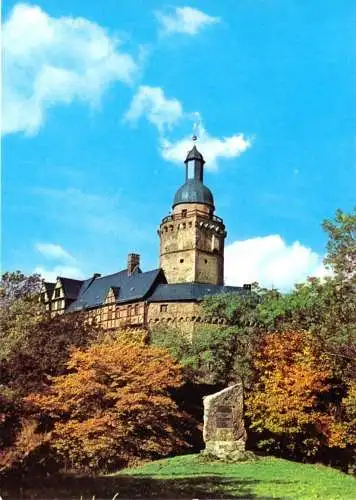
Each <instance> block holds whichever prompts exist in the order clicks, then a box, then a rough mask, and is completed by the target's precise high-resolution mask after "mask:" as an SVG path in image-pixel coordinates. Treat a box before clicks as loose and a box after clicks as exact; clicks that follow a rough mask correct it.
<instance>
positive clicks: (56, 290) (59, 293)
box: [54, 288, 61, 299]
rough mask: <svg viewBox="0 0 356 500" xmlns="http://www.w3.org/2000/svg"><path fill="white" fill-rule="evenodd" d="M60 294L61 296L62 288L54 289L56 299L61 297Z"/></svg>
mask: <svg viewBox="0 0 356 500" xmlns="http://www.w3.org/2000/svg"><path fill="white" fill-rule="evenodd" d="M60 296H61V289H60V288H56V289H55V290H54V298H55V299H59V297H60Z"/></svg>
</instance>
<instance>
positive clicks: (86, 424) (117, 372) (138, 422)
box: [27, 342, 189, 470]
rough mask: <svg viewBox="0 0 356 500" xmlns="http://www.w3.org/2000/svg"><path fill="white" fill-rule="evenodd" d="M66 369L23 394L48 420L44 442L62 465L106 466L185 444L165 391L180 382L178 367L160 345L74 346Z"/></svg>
mask: <svg viewBox="0 0 356 500" xmlns="http://www.w3.org/2000/svg"><path fill="white" fill-rule="evenodd" d="M67 368H68V370H69V372H68V373H67V374H65V375H61V376H58V377H53V379H52V385H51V386H50V388H49V389H48V391H47V392H46V393H45V394H37V395H35V394H33V395H30V396H29V397H28V398H27V401H28V402H30V403H31V404H32V405H33V406H34V407H36V408H37V409H38V411H39V412H40V413H41V414H42V416H43V414H45V415H47V416H49V417H51V418H52V419H53V430H52V436H51V445H52V447H53V448H54V449H55V450H56V451H57V453H58V454H59V455H60V456H62V457H63V458H64V460H65V463H66V465H67V467H71V468H78V469H87V468H90V469H94V470H95V469H101V470H102V469H104V470H105V469H106V470H109V469H111V468H115V467H118V466H122V465H126V464H127V463H133V462H134V461H135V460H137V459H138V458H140V459H151V458H155V457H158V456H165V455H167V454H169V453H172V452H175V451H178V450H179V449H181V448H184V447H186V446H187V442H186V433H187V430H186V429H187V426H188V427H189V425H188V424H189V419H188V417H187V416H186V415H184V414H183V413H181V412H179V410H178V408H177V406H176V404H175V402H174V401H173V399H172V398H171V396H170V393H169V390H170V389H171V388H178V387H179V386H180V385H181V384H182V377H181V368H180V366H179V365H178V364H177V363H176V362H175V361H173V359H172V358H171V357H170V356H169V354H168V353H167V352H166V351H164V350H162V349H157V348H152V347H149V346H145V345H134V344H133V343H125V342H113V343H108V344H105V343H104V344H96V345H92V346H91V347H89V348H88V349H87V350H85V351H80V350H78V349H75V350H73V352H72V354H71V356H70V359H69V361H68V363H67ZM184 422H185V425H184ZM178 423H179V425H178Z"/></svg>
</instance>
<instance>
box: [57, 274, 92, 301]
mask: <svg viewBox="0 0 356 500" xmlns="http://www.w3.org/2000/svg"><path fill="white" fill-rule="evenodd" d="M58 279H59V280H60V282H61V283H62V286H63V292H64V296H65V298H66V299H76V298H77V297H78V295H79V292H80V289H81V287H82V285H83V283H84V281H83V280H74V279H72V278H63V276H58ZM86 281H87V280H86Z"/></svg>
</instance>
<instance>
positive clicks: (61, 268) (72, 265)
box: [34, 243, 83, 281]
mask: <svg viewBox="0 0 356 500" xmlns="http://www.w3.org/2000/svg"><path fill="white" fill-rule="evenodd" d="M35 249H36V250H37V251H38V252H39V253H40V254H41V255H43V256H44V257H45V258H46V259H49V260H52V261H57V263H56V264H54V265H53V266H52V267H51V268H46V267H43V266H37V267H36V268H35V270H34V272H35V273H38V274H40V275H41V276H42V277H43V278H44V279H45V280H46V281H56V279H57V276H65V277H66V278H74V279H81V278H82V277H83V272H82V270H81V269H80V267H79V266H78V263H77V261H76V259H75V258H74V257H73V255H72V254H71V253H70V252H68V251H67V250H65V249H64V248H63V247H62V246H61V245H57V244H55V243H36V244H35Z"/></svg>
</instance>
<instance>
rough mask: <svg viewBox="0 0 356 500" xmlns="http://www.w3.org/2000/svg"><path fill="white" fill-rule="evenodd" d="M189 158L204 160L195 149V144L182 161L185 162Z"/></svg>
mask: <svg viewBox="0 0 356 500" xmlns="http://www.w3.org/2000/svg"><path fill="white" fill-rule="evenodd" d="M190 160H201V161H203V162H204V158H203V155H202V154H201V153H200V152H199V151H198V150H197V148H196V146H195V144H194V146H193V148H192V149H191V150H190V151H189V152H188V154H187V157H186V159H185V162H184V163H187V162H188V161H190ZM204 163H205V162H204Z"/></svg>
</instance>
